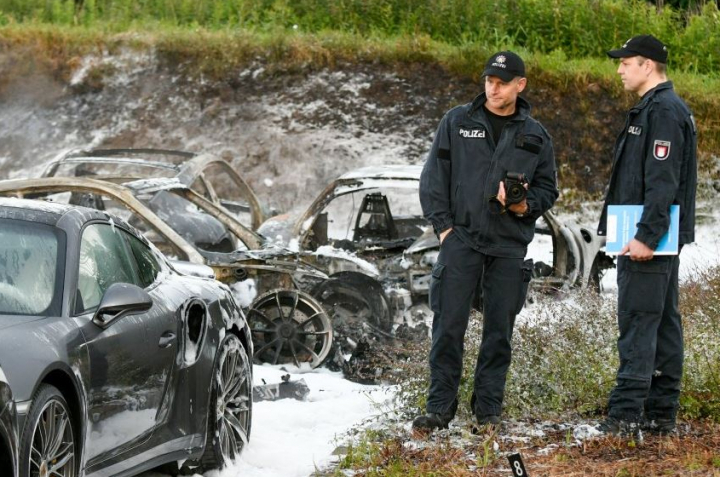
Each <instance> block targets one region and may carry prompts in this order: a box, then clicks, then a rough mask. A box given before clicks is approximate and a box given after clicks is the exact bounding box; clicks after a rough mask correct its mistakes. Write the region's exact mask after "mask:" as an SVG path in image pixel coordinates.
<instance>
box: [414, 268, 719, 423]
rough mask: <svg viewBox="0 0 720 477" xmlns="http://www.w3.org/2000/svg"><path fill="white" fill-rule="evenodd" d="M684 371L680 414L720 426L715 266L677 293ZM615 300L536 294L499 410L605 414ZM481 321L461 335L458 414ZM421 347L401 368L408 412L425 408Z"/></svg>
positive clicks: (534, 414)
mask: <svg viewBox="0 0 720 477" xmlns="http://www.w3.org/2000/svg"><path fill="white" fill-rule="evenodd" d="M680 303H681V313H682V315H683V324H684V334H685V336H684V340H685V368H684V377H683V384H682V393H681V398H680V416H681V417H683V418H688V419H696V418H709V419H712V420H714V421H715V422H720V267H715V268H711V269H708V270H705V271H703V272H698V273H696V274H695V277H694V278H693V279H690V280H687V281H685V282H684V283H683V284H682V285H681V291H680ZM616 312H617V309H616V299H615V297H614V296H602V295H598V294H596V293H594V292H592V291H574V292H572V293H571V294H570V295H568V296H567V297H565V298H564V299H562V300H559V299H557V298H554V297H548V296H540V297H537V300H536V302H535V303H534V304H533V305H532V306H531V307H530V308H529V309H528V310H526V312H525V313H524V315H526V316H528V318H527V319H525V320H524V321H522V322H519V323H518V324H516V326H515V333H514V336H513V361H512V365H511V366H510V372H509V374H508V381H507V387H506V392H505V403H504V406H505V413H506V415H508V416H510V417H516V418H540V419H546V418H548V417H551V416H557V415H561V414H567V413H573V414H579V415H584V416H596V415H598V414H599V413H601V412H604V411H605V410H606V409H605V408H606V405H607V399H608V395H609V392H610V390H611V389H612V387H613V385H614V383H615V374H616V371H617V366H618V355H617V333H618V331H617V321H616ZM480 336H482V317H481V316H480V315H473V317H472V318H471V323H470V325H469V327H468V332H467V335H466V346H465V358H464V361H465V362H464V367H463V378H462V380H461V384H460V391H459V398H460V400H461V404H460V408H459V412H458V414H459V415H461V416H463V415H464V416H465V417H470V409H469V406H468V405H467V403H468V402H469V399H470V395H471V393H472V379H473V372H474V368H475V359H476V357H477V353H478V348H479V337H480ZM427 352H428V349H427V344H426V346H425V347H424V348H423V350H422V351H420V354H422V356H420V355H419V356H418V358H417V359H414V360H412V361H413V362H414V364H412V365H410V364H406V366H407V376H408V378H407V380H406V381H405V383H403V385H402V386H401V393H400V400H401V403H402V405H403V406H404V409H405V411H406V413H407V414H408V415H410V414H415V413H417V412H418V411H419V410H420V409H424V404H425V399H426V392H427V386H428V376H427V374H428V371H427V364H426V363H427Z"/></svg>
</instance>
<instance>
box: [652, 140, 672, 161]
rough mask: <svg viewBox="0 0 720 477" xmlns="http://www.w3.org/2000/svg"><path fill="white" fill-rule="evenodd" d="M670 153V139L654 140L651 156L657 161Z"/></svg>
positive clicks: (665, 157)
mask: <svg viewBox="0 0 720 477" xmlns="http://www.w3.org/2000/svg"><path fill="white" fill-rule="evenodd" d="M669 155H670V141H660V140H655V144H653V157H654V158H655V159H657V160H658V161H664V160H665V159H667V158H668V156H669Z"/></svg>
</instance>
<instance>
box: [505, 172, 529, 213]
mask: <svg viewBox="0 0 720 477" xmlns="http://www.w3.org/2000/svg"><path fill="white" fill-rule="evenodd" d="M503 182H504V184H505V205H506V206H508V205H512V204H519V203H520V202H522V201H523V200H525V197H527V189H526V188H525V185H526V184H527V183H528V180H527V178H526V177H525V174H523V173H522V172H508V173H507V174H505V180H504V181H503Z"/></svg>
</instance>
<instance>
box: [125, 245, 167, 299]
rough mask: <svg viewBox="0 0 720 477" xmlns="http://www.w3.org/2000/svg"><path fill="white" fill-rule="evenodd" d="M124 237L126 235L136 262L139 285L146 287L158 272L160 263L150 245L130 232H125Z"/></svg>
mask: <svg viewBox="0 0 720 477" xmlns="http://www.w3.org/2000/svg"><path fill="white" fill-rule="evenodd" d="M125 237H127V241H128V243H129V244H130V250H131V251H132V254H133V257H134V259H135V262H136V263H137V270H138V274H139V275H140V277H139V278H140V286H141V287H142V288H147V287H149V286H150V285H152V284H153V283H154V282H155V279H156V278H157V276H158V274H159V273H160V264H159V263H158V260H157V258H156V257H155V254H154V253H153V251H152V250H151V249H150V247H148V246H147V245H145V244H144V243H142V242H141V241H140V240H138V239H137V238H135V237H133V236H132V235H130V234H125Z"/></svg>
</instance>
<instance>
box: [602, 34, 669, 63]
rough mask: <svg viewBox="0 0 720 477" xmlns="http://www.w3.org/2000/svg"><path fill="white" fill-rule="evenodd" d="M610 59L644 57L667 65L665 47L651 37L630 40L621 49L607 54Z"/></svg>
mask: <svg viewBox="0 0 720 477" xmlns="http://www.w3.org/2000/svg"><path fill="white" fill-rule="evenodd" d="M607 54H608V56H609V57H610V58H630V57H633V56H644V57H645V58H648V59H651V60H653V61H657V62H658V63H667V57H668V51H667V47H666V46H665V45H664V44H663V42H661V41H660V40H658V39H657V38H655V37H654V36H652V35H639V36H634V37H632V38H630V39H629V40H628V41H626V42H625V44H624V45H623V46H622V48H618V49H617V50H610V51H608V52H607Z"/></svg>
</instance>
